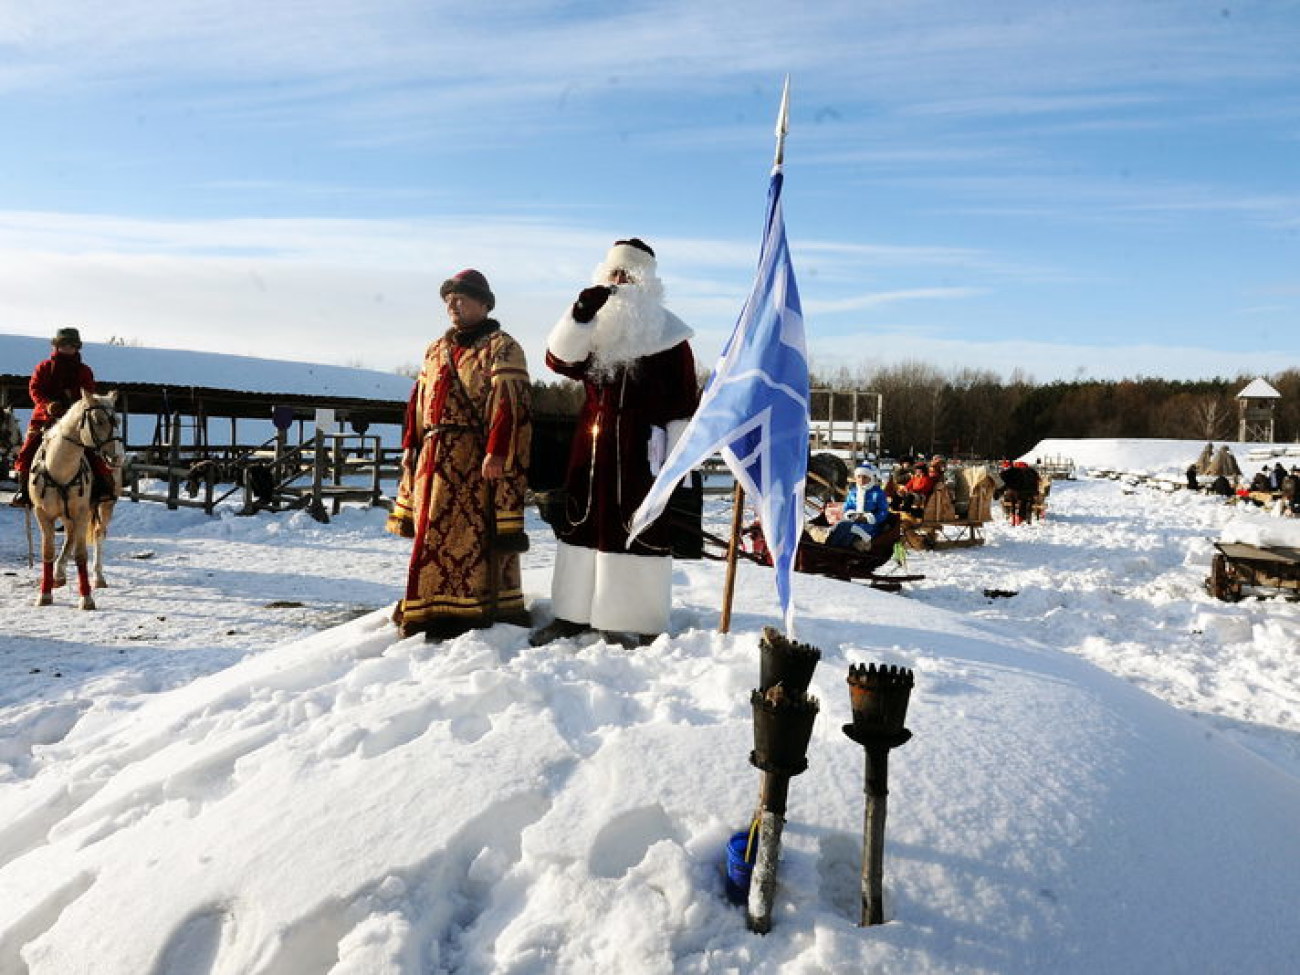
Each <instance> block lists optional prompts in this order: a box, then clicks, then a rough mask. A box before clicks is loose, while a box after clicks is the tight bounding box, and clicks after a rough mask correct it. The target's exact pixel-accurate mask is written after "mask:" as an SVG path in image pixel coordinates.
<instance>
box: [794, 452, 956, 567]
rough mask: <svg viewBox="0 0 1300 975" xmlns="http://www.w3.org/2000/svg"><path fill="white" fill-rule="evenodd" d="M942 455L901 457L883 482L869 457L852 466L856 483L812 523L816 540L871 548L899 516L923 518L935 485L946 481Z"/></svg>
mask: <svg viewBox="0 0 1300 975" xmlns="http://www.w3.org/2000/svg"><path fill="white" fill-rule="evenodd" d="M945 470H946V465H945V463H944V461H943V458H942V457H938V456H936V457H934V458H932V459H931V460H930V461H929V462H928V463H927V462H926V461H925V460H921V461H919V462H917V461H914V460H913V459H912V458H911V457H904V458H902V459H901V460H900V461H899V462H898V464H897V465H895V467H894V469H893V470H892V471H891V472H890V474H889V477H888V479H887V480H886V481H885V482H884V483H883V484H882V483H881V479H880V472H879V471H878V470H877V469H876V467H875V465H874V464H871V463H870V462H866V461H864V462H863V463H861V464H859V465H858V466H857V467H856V468H854V470H853V482H852V484H851V485H850V487H849V491H848V495H847V496H846V497H845V499H844V501H843V503H842V504H839V505H836V504H828V505H827V506H826V507H825V509H824V510H823V511H822V513H821V514H820V515H818V516H817V517H816V518H814V519H813V520H812V521H811V522H809V524H808V532H809V535H810V536H811V537H812V539H813V540H814V541H818V542H822V543H824V544H826V545H832V546H835V547H836V548H853V549H857V550H858V551H866V550H868V549H870V548H871V546H872V545H873V544H874V543H875V541H876V539H877V538H879V537H880V536H881V534H882V533H884V532H885V531H886V530H887V529H888V528H890V527H891V526H892V525H893V524H895V523H896V522H897V520H898V516H899V515H900V514H907V515H911V516H914V517H918V518H919V517H920V516H921V512H922V510H923V509H924V508H925V502H926V501H927V500H928V499H929V497H930V495H931V494H933V493H934V489H935V486H936V485H937V484H939V483H940V482H941V481H943V479H944V475H945Z"/></svg>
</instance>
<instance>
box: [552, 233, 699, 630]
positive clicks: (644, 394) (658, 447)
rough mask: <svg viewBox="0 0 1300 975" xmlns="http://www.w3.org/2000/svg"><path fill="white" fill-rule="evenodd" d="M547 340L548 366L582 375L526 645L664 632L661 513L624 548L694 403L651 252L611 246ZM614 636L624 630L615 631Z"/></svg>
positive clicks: (667, 557)
mask: <svg viewBox="0 0 1300 975" xmlns="http://www.w3.org/2000/svg"><path fill="white" fill-rule="evenodd" d="M592 281H593V285H592V287H589V288H585V289H584V290H583V291H582V292H581V293H580V294H579V295H578V298H577V300H576V301H575V302H574V303H573V306H572V307H571V308H570V309H569V311H568V312H566V313H565V315H564V316H563V317H562V318H561V319H560V321H559V322H558V323H556V325H555V328H554V329H553V330H552V331H551V335H550V338H549V339H548V340H547V347H546V364H547V365H548V366H550V368H551V369H553V370H555V371H556V372H558V373H559V374H560V375H562V376H567V377H569V378H570V379H577V380H580V381H581V382H582V384H583V386H584V389H585V393H586V398H585V401H584V403H583V407H582V412H581V414H580V415H579V417H578V423H577V429H576V430H575V431H574V437H573V446H572V448H571V452H570V454H569V467H568V473H567V476H566V479H565V495H566V496H565V502H564V508H563V511H562V512H561V513H560V515H559V517H558V519H557V521H556V522H555V523H554V524H553V526H552V527H554V529H555V535H556V539H557V546H556V554H555V569H554V574H553V576H552V580H551V604H552V608H553V609H554V611H555V620H554V622H552V623H550V624H548V625H547V626H545V627H542V628H540V629H538V630H536V631H535V632H534V633H533V634H532V636H531V637H530V642H532V643H533V644H534V645H541V644H543V643H547V642H549V641H551V640H555V639H562V638H564V637H570V636H576V635H578V634H579V633H582V632H584V631H586V630H603V631H606V632H607V633H611V634H614V635H616V636H617V635H620V634H632V635H635V638H636V639H637V640H638V641H639V642H641V643H647V642H649V641H650V640H652V639H653V638H654V636H655V635H657V634H659V633H663V632H665V631H666V630H667V629H668V616H669V610H670V608H671V606H672V571H673V565H672V539H671V534H670V525H669V519H668V517H667V516H664V517H661V518H660V519H659V520H658V521H656V522H655V523H654V524H653V525H651V526H650V528H648V529H647V530H646V531H645V532H643V533H642V534H641V535H640V536H639V537H638V538H637V540H636V541H635V542H634V543H633V544H632V546H631V547H630V548H629V547H628V545H627V538H628V525H629V524H630V523H631V520H632V514H633V513H634V512H635V511H636V509H637V507H638V506H639V505H640V504H641V501H642V499H644V498H645V496H646V494H647V493H648V492H649V490H650V486H651V485H652V484H653V483H654V479H655V475H656V474H657V473H658V472H659V468H660V467H661V466H662V465H663V462H664V459H665V458H666V456H667V454H668V453H669V452H670V451H671V450H672V448H673V445H674V444H675V443H676V442H677V439H678V438H679V437H680V436H681V434H682V431H684V430H685V429H686V425H687V423H688V422H689V421H690V418H691V416H692V414H694V412H695V407H696V406H697V405H698V403H699V387H698V382H697V379H696V376H695V360H694V357H693V356H692V354H691V347H690V345H689V344H688V342H687V340H688V339H689V338H690V337H691V334H692V333H691V330H690V329H689V328H688V327H687V326H686V324H685V323H684V322H683V321H682V320H681V319H680V318H678V317H677V316H676V315H674V314H673V313H672V312H670V311H668V310H667V309H666V308H664V306H663V284H662V282H661V281H660V280H659V277H658V275H657V273H656V264H655V254H654V251H653V250H651V248H650V247H649V246H648V245H647V244H646V243H645V242H644V241H642V240H640V239H638V238H632V239H630V240H620V241H616V242H615V244H614V246H613V247H612V248H611V249H610V251H609V253H608V254H607V255H606V257H605V260H604V262H602V263H601V264H600V265H598V266H597V268H596V271H595V274H594V275H593V278H592ZM620 639H621V637H620Z"/></svg>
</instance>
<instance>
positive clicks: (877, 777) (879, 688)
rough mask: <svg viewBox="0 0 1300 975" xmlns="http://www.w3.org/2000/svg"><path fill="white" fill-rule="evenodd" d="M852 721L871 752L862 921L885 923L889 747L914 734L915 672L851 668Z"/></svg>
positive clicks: (853, 733) (850, 727)
mask: <svg viewBox="0 0 1300 975" xmlns="http://www.w3.org/2000/svg"><path fill="white" fill-rule="evenodd" d="M848 683H849V697H850V702H851V704H852V707H853V723H852V724H846V725H845V726H844V733H845V734H846V735H848V736H849V738H851V739H853V741H855V742H857V743H858V744H859V745H861V746H862V748H863V750H864V752H865V753H866V763H867V767H866V785H865V790H866V795H867V802H866V811H865V813H864V815H863V821H862V838H863V853H862V917H861V920H860V922H859V923H860V924H861V925H862V926H864V927H865V926H867V925H872V924H883V923H884V922H885V905H884V879H885V815H886V813H887V812H888V804H889V752H890V750H891V749H894V748H898V747H899V746H901V745H903V744H905V743H906V742H907V741H908V739H910V738H911V737H912V733H911V732H910V731H908V730H907V729H906V728H904V727H903V721H904V719H905V718H906V717H907V705H908V701H909V699H910V697H911V694H912V684H913V678H912V672H911V671H910V670H906V669H904V668H902V667H890V666H886V665H885V664H881V665H880V666H879V667H877V666H876V665H875V664H871V665H869V666H863V665H861V664H859V665H857V666H856V667H850V668H849V677H848Z"/></svg>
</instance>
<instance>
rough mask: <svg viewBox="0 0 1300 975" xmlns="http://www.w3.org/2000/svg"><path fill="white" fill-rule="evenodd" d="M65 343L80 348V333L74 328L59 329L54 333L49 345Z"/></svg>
mask: <svg viewBox="0 0 1300 975" xmlns="http://www.w3.org/2000/svg"><path fill="white" fill-rule="evenodd" d="M65 342H68V343H71V344H72V345H75V346H76V347H77V348H81V333H80V332H78V331H77V330H76V329H75V328H61V329H59V330H58V331H57V332H55V333H54V338H52V339H50V345H62V344H63V343H65Z"/></svg>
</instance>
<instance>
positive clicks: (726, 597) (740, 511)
mask: <svg viewBox="0 0 1300 975" xmlns="http://www.w3.org/2000/svg"><path fill="white" fill-rule="evenodd" d="M744 509H745V489H744V488H743V487H741V486H740V481H739V480H737V481H736V489H735V491H733V492H732V495H731V537H730V538H729V539H728V540H727V576H726V580H725V581H724V582H723V585H722V617H721V619H719V620H718V632H719V633H729V632H731V600H732V596H733V595H734V594H735V591H736V560H737V559H738V558H739V556H738V555H737V552H738V548H737V546H739V545H740V526H741V520H742V518H743V517H744Z"/></svg>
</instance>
